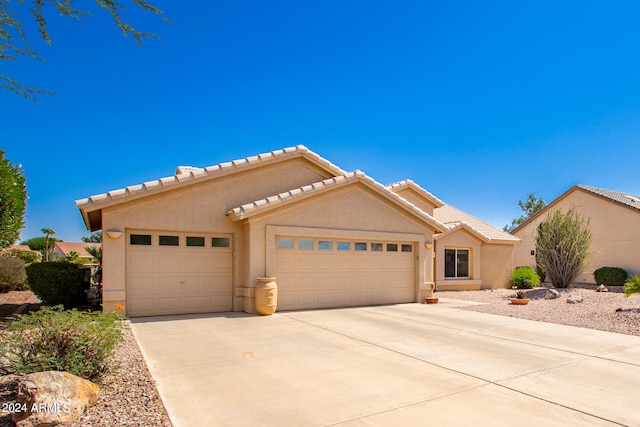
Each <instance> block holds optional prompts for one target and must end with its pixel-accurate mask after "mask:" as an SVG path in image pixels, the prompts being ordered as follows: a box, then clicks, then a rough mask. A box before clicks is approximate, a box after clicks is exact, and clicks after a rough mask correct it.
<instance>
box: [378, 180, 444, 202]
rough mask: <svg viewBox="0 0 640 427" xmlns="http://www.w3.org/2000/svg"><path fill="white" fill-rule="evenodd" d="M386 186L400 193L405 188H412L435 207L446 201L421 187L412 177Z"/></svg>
mask: <svg viewBox="0 0 640 427" xmlns="http://www.w3.org/2000/svg"><path fill="white" fill-rule="evenodd" d="M385 188H386V189H388V190H389V191H392V192H394V193H399V192H401V191H403V190H407V189H409V190H412V191H413V193H415V194H418V195H419V196H420V197H422V198H423V199H424V200H425V202H427V203H428V204H431V205H433V206H434V207H435V208H439V207H442V206H444V202H443V201H442V200H440V199H438V198H437V197H436V196H434V195H433V194H431V193H429V192H428V191H427V190H425V189H424V188H422V187H420V186H419V185H418V184H416V183H415V182H413V181H412V180H410V179H405V180H402V181H398V182H395V183H393V184H389V185H387V186H385Z"/></svg>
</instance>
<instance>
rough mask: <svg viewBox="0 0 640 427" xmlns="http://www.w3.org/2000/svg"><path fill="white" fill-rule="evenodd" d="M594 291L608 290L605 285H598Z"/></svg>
mask: <svg viewBox="0 0 640 427" xmlns="http://www.w3.org/2000/svg"><path fill="white" fill-rule="evenodd" d="M596 292H609V289H607V287H606V286H605V285H600V286H598V287H597V288H596Z"/></svg>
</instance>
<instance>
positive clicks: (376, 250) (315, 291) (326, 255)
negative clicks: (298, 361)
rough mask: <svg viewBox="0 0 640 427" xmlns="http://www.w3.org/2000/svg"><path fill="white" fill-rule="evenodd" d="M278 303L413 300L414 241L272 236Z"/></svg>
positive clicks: (298, 306)
mask: <svg viewBox="0 0 640 427" xmlns="http://www.w3.org/2000/svg"><path fill="white" fill-rule="evenodd" d="M275 240H276V248H275V251H276V257H275V261H276V268H275V272H276V273H275V275H276V277H277V283H278V309H279V310H296V309H305V308H322V307H346V306H358V305H369V304H391V303H406V302H413V301H414V298H415V296H414V295H415V283H416V279H415V265H416V261H415V255H416V254H415V249H414V245H413V243H412V242H402V241H370V240H362V239H359V240H353V239H329V238H327V239H323V238H304V237H293V236H291V237H289V236H276V239H275Z"/></svg>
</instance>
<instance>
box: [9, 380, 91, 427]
mask: <svg viewBox="0 0 640 427" xmlns="http://www.w3.org/2000/svg"><path fill="white" fill-rule="evenodd" d="M99 392H100V387H99V386H98V385H97V384H94V383H92V382H90V381H87V380H85V379H82V378H80V377H77V376H75V375H72V374H70V373H68V372H57V371H47V372H35V373H33V374H28V375H25V376H23V377H22V378H21V379H20V381H19V382H18V393H17V399H16V409H17V410H16V411H14V413H13V416H12V418H13V421H14V422H16V426H18V427H40V426H54V425H58V424H62V423H71V422H72V421H73V420H75V419H76V418H78V417H79V416H81V415H82V414H84V412H85V411H86V410H87V409H88V408H89V407H90V406H92V405H94V404H95V403H96V402H97V401H98V394H99Z"/></svg>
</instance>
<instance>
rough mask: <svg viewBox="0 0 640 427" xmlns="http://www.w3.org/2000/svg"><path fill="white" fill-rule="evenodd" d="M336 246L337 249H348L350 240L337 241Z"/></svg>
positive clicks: (349, 248)
mask: <svg viewBox="0 0 640 427" xmlns="http://www.w3.org/2000/svg"><path fill="white" fill-rule="evenodd" d="M337 248H338V250H339V251H350V250H351V243H350V242H338V244H337Z"/></svg>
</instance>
